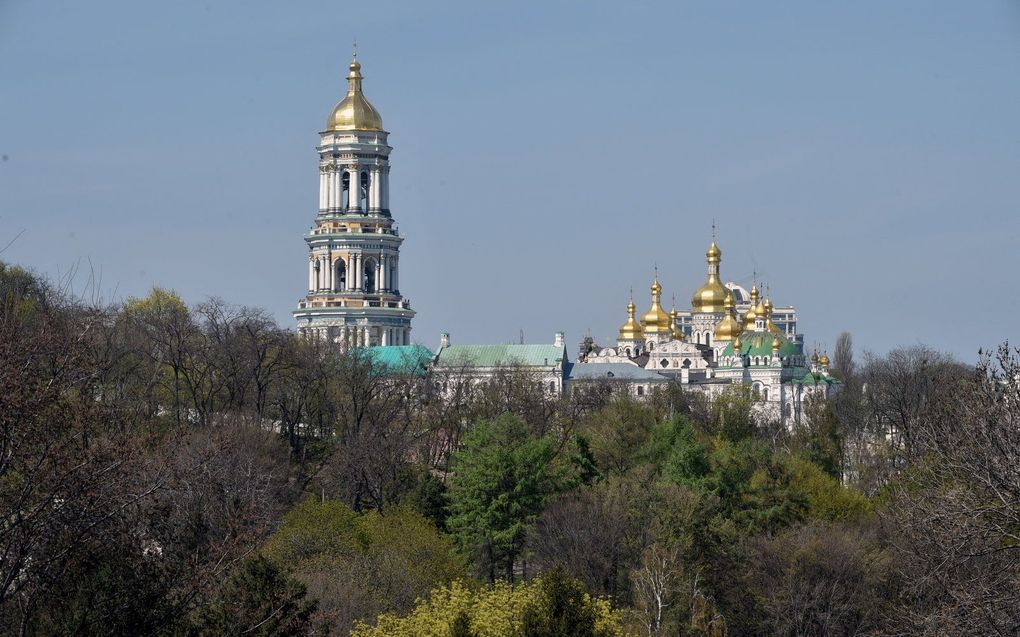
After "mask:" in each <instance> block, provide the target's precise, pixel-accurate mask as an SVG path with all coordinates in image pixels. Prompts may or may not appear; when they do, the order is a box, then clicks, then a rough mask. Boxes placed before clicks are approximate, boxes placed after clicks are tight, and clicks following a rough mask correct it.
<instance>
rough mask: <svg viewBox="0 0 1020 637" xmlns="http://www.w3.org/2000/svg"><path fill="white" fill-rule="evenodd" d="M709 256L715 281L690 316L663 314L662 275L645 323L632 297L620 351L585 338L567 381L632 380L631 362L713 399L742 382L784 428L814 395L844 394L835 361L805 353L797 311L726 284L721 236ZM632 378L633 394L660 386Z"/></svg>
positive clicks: (698, 295) (700, 292) (699, 293)
mask: <svg viewBox="0 0 1020 637" xmlns="http://www.w3.org/2000/svg"><path fill="white" fill-rule="evenodd" d="M705 257H706V259H707V262H708V276H707V278H706V280H705V283H704V284H703V285H702V286H701V287H700V288H698V289H697V290H696V291H695V292H694V295H693V296H692V298H691V309H690V310H689V311H685V312H678V311H676V309H674V310H673V311H672V312H670V313H669V314H666V312H664V311H663V310H662V306H661V297H662V285H661V284H660V283H659V278H658V275H656V277H655V281H654V282H653V283H652V288H651V292H652V299H651V308H650V309H649V310H648V312H647V313H645V314H644V315H643V316H642V317H641V321H640V322H639V321H637V320H636V318H635V306H634V301H633V299H631V300H630V302H629V303H628V304H627V321H626V322H625V323H624V324H623V325H621V326H620V331H619V335H618V337H617V342H616V345H615V347H612V346H610V347H604V348H603V347H599V346H598V345H597V344H596V343H594V341H592V340H591V339H590V338H588V339H585V341H584V342H582V344H581V350H580V353H579V355H578V361H577V363H576V364H574V365H573V367H572V369H571V372H570V378H569V379H568V380H570V381H576V382H591V381H593V380H594V379H601V378H603V376H604V375H603V374H602V373H601V371H600V368H599V365H612V366H613V369H612V372H613V376H614V377H615V378H623V377H627V376H628V375H626V374H623V375H621V374H620V373H619V369H620V367H619V366H620V365H630V366H632V367H634V368H641V369H643V370H644V371H645V372H648V373H655V374H657V375H659V376H661V377H662V378H664V379H670V380H671V381H672V382H678V383H680V384H681V385H683V386H684V387H685V388H686V389H690V390H697V391H702V392H705V393H707V394H708V395H710V396H712V395H715V394H717V393H718V392H720V391H722V390H724V389H725V388H726V387H727V386H730V385H734V384H743V385H748V386H750V387H751V388H753V389H754V391H755V392H756V393H757V395H758V396H759V398H760V399H761V403H760V405H759V411H760V413H761V414H762V415H763V416H767V417H769V418H776V419H779V420H781V421H782V422H784V423H789V422H791V419H796V418H799V415H800V413H802V406H803V401H804V400H806V399H807V398H808V397H809V396H822V397H825V396H828V395H830V394H831V393H833V392H836V391H838V390H839V388H840V385H841V383H840V382H839V381H838V380H837V379H836V378H834V377H832V376H831V375H830V374H829V370H828V367H829V359H828V357H827V356H825V355H822V356H818V355H817V354H815V355H813V356H812V357H811V359H810V362H809V359H808V358H807V357H806V356H805V355H804V351H803V342H804V337H803V335H801V334H798V333H797V331H796V330H797V314H796V310H794V308H793V307H792V306H787V307H784V308H779V310H778V311H779V312H780V313H779V314H778V315H777V308H776V307H775V306H774V305H773V303H772V300H771V299H769V298H763V296H762V295H761V293H760V292H759V291H758V287H757V286H754V287H753V288H752V289H751V291H750V292H747V291H746V290H744V289H743V288H742V287H740V286H738V285H736V284H734V283H727V284H723V282H722V278H721V274H720V265H721V263H722V251H721V250H720V249H719V246H718V245H716V243H715V240H714V238H713V241H712V245H711V246H709V248H708V252H707V253H706V254H705ZM776 316H779V317H780V321H779V322H777V321H775V320H774V317H776ZM607 369H608V368H607ZM632 376H633V379H634V380H633V382H632V384H633V385H634V389H636V388H637V387H638V386H639V385H640V386H644V387H647V388H650V387H653V386H654V385H655V384H656V383H654V382H652V380H651V379H650V377H648V376H645V375H632ZM631 393H636V391H632V392H631Z"/></svg>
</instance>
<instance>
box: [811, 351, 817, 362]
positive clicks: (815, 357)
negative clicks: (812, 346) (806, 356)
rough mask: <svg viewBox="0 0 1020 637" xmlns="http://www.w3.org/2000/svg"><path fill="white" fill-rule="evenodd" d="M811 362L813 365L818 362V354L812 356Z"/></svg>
mask: <svg viewBox="0 0 1020 637" xmlns="http://www.w3.org/2000/svg"><path fill="white" fill-rule="evenodd" d="M811 362H812V363H817V362H818V352H815V353H814V354H812V355H811Z"/></svg>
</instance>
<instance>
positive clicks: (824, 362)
mask: <svg viewBox="0 0 1020 637" xmlns="http://www.w3.org/2000/svg"><path fill="white" fill-rule="evenodd" d="M818 364H819V365H821V366H822V367H828V366H829V357H828V356H826V355H825V354H822V355H821V356H819V357H818Z"/></svg>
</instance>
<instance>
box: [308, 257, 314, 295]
mask: <svg viewBox="0 0 1020 637" xmlns="http://www.w3.org/2000/svg"><path fill="white" fill-rule="evenodd" d="M308 289H309V290H314V289H315V260H314V259H308Z"/></svg>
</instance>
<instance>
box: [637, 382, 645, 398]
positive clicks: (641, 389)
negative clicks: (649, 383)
mask: <svg viewBox="0 0 1020 637" xmlns="http://www.w3.org/2000/svg"><path fill="white" fill-rule="evenodd" d="M637 395H638V396H644V395H645V388H644V387H643V386H641V385H638V386H637Z"/></svg>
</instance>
